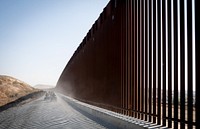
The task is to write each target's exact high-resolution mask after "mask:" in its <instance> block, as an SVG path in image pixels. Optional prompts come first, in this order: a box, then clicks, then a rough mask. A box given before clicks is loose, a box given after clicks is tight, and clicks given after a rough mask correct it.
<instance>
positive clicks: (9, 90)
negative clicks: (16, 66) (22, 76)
mask: <svg viewBox="0 0 200 129" xmlns="http://www.w3.org/2000/svg"><path fill="white" fill-rule="evenodd" d="M35 91H38V89H35V88H33V87H31V86H30V85H28V84H26V83H24V82H22V81H20V80H18V79H16V78H13V77H10V76H4V75H0V106H2V105H5V104H7V103H9V102H12V101H14V100H16V99H18V98H20V97H22V96H25V95H27V94H30V93H33V92H35Z"/></svg>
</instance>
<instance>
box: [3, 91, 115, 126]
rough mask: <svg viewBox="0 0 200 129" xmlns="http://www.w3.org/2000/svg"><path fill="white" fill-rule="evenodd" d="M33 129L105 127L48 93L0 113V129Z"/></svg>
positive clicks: (57, 96)
mask: <svg viewBox="0 0 200 129" xmlns="http://www.w3.org/2000/svg"><path fill="white" fill-rule="evenodd" d="M34 128H35V129H104V128H107V127H105V126H103V125H102V124H100V122H98V121H96V120H93V119H91V118H88V117H86V116H85V115H83V114H82V113H81V112H79V111H78V110H76V109H74V108H73V107H72V106H70V105H69V104H68V103H67V102H65V101H64V100H63V99H62V98H61V97H59V95H58V94H54V93H48V94H47V95H45V96H42V97H41V98H39V99H37V100H34V101H32V102H29V103H27V104H24V105H21V106H17V107H12V108H10V109H8V110H6V111H3V112H0V129H34ZM109 128H110V127H109ZM111 128H112V127H111Z"/></svg>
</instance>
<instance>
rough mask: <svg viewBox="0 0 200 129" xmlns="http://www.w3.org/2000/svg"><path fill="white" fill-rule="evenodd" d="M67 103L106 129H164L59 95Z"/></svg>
mask: <svg viewBox="0 0 200 129" xmlns="http://www.w3.org/2000/svg"><path fill="white" fill-rule="evenodd" d="M59 96H61V97H62V98H63V100H65V101H66V102H67V103H69V104H70V105H71V106H72V107H74V108H75V109H76V110H78V111H80V112H82V113H83V114H84V115H86V116H87V117H89V118H92V119H94V120H97V121H98V122H100V123H101V124H103V125H105V126H106V127H108V128H109V127H111V128H115V129H116V128H119V129H146V128H165V127H161V126H159V125H155V124H152V123H148V122H146V121H142V120H139V119H136V118H133V117H129V116H125V115H122V114H119V113H116V112H112V111H109V110H106V109H103V108H99V107H96V106H93V105H89V104H86V103H83V102H80V101H78V100H75V99H73V98H70V97H67V96H64V95H62V94H59Z"/></svg>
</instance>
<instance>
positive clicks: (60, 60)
mask: <svg viewBox="0 0 200 129" xmlns="http://www.w3.org/2000/svg"><path fill="white" fill-rule="evenodd" d="M108 1H109V0H0V74H1V75H2V74H3V75H9V76H13V77H15V78H18V79H20V80H23V81H25V82H27V83H28V84H30V85H32V86H34V85H36V84H48V85H56V83H57V80H58V78H59V76H60V74H61V73H62V71H63V69H64V67H65V66H66V64H67V62H68V60H69V59H70V58H71V56H72V54H73V53H74V51H75V50H76V48H77V47H78V45H79V44H80V43H81V41H82V39H83V38H84V37H85V35H86V34H87V32H88V30H89V29H90V28H91V26H92V24H93V23H94V22H95V20H96V19H97V18H98V17H99V14H100V13H101V12H102V11H103V8H104V7H105V6H106V5H107V3H108Z"/></svg>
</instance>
